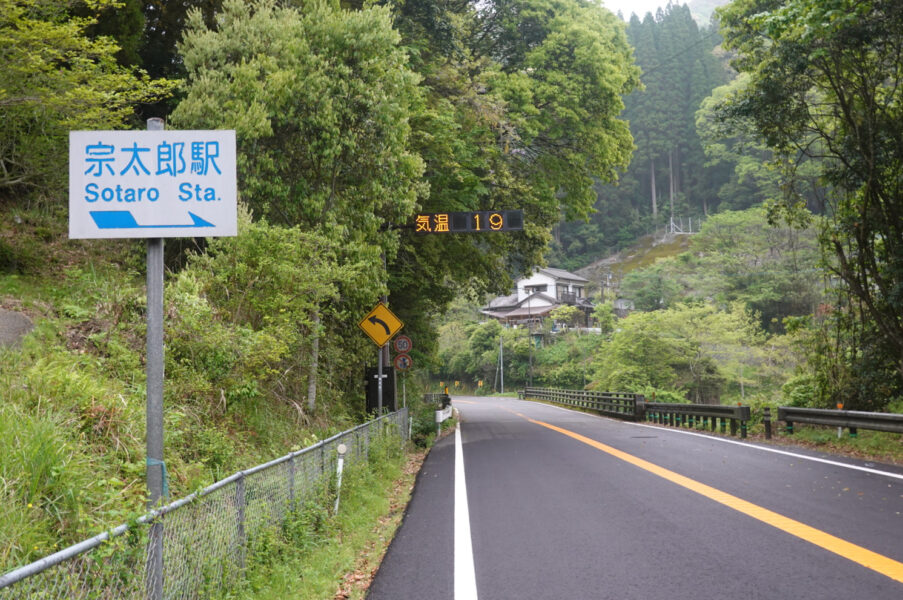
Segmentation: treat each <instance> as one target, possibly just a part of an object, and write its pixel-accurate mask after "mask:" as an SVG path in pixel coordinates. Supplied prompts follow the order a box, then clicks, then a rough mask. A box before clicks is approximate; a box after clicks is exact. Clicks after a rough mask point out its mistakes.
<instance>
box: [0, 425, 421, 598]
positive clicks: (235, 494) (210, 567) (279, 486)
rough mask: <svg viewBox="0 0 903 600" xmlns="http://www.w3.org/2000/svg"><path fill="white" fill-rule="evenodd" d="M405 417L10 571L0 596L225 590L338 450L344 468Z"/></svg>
mask: <svg viewBox="0 0 903 600" xmlns="http://www.w3.org/2000/svg"><path fill="white" fill-rule="evenodd" d="M407 421H408V410H407V408H404V409H402V410H400V411H398V412H395V413H392V414H389V415H386V416H383V417H380V418H379V419H376V420H374V421H371V422H369V423H365V424H363V425H360V426H358V427H355V428H354V429H350V430H348V431H345V432H343V433H340V434H338V435H335V436H333V437H331V438H329V439H327V440H323V441H322V442H319V443H317V444H315V445H313V446H311V447H309V448H305V449H304V450H300V451H298V452H292V453H291V454H288V455H286V456H283V457H281V458H278V459H276V460H273V461H270V462H268V463H266V464H263V465H259V466H256V467H254V468H251V469H248V470H245V471H240V472H238V473H236V474H234V475H232V476H231V477H229V478H227V479H224V480H222V481H220V482H218V483H215V484H213V485H211V486H210V487H208V488H205V489H204V490H201V491H200V492H197V493H195V494H192V495H190V496H188V497H186V498H183V499H181V500H178V501H176V502H173V503H172V504H169V505H167V506H165V507H163V508H161V509H159V510H156V511H153V512H151V513H148V514H147V515H145V516H144V517H142V518H140V519H138V520H137V521H136V522H135V523H132V524H128V525H121V526H119V527H117V528H116V529H113V530H111V531H109V532H105V533H102V534H100V535H98V536H95V537H93V538H91V539H89V540H85V541H84V542H81V543H79V544H75V545H74V546H70V547H69V548H66V549H64V550H61V551H59V552H57V553H55V554H53V555H51V556H48V557H46V558H43V559H41V560H39V561H37V562H34V563H32V564H30V565H26V566H24V567H22V568H20V569H16V570H15V571H11V572H9V573H7V574H5V575H2V576H0V600H12V599H16V600H26V599H27V600H34V599H40V600H44V599H48V600H49V599H55V598H59V599H66V600H71V599H85V600H88V599H90V600H108V599H109V600H113V599H118V598H129V599H133V598H134V599H138V598H140V599H145V598H146V599H148V600H164V599H165V600H175V599H194V598H204V597H207V596H209V595H211V594H212V593H215V592H216V591H217V590H223V589H227V588H228V587H230V586H231V585H232V584H234V583H236V582H237V579H238V578H239V577H241V573H242V571H243V569H244V566H245V559H246V554H247V550H248V540H249V538H253V536H255V535H257V534H258V533H260V532H263V531H265V530H266V529H267V528H269V527H271V526H279V525H280V524H281V523H282V522H283V521H284V519H285V518H286V516H287V515H288V514H289V512H290V511H292V510H294V509H296V508H299V507H300V506H301V505H302V504H303V503H304V502H306V501H309V500H310V499H311V498H313V497H314V495H315V494H316V491H317V490H318V489H319V488H320V486H322V485H323V483H324V482H325V481H328V480H329V478H330V477H331V476H332V475H333V474H334V473H335V470H336V462H337V448H338V446H339V444H345V446H346V447H347V453H346V454H345V460H346V462H347V463H350V464H354V463H355V462H357V461H360V460H363V459H366V457H367V455H368V453H369V451H370V447H371V442H372V441H375V440H376V439H379V438H384V437H385V436H391V437H393V438H395V439H396V440H399V442H403V441H404V440H405V439H407V437H408V423H407Z"/></svg>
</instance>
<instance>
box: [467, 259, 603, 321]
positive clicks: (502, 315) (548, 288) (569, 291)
mask: <svg viewBox="0 0 903 600" xmlns="http://www.w3.org/2000/svg"><path fill="white" fill-rule="evenodd" d="M587 283H589V280H588V279H585V278H583V277H580V276H579V275H575V274H574V273H571V272H569V271H565V270H563V269H555V268H551V267H542V268H538V269H536V270H535V271H534V272H533V274H532V275H530V276H529V277H524V278H521V279H518V280H517V282H516V284H515V285H516V289H515V290H514V292H513V293H511V294H509V295H507V296H499V297H497V298H493V299H492V300H490V301H489V303H488V304H487V305H486V306H485V307H483V308H482V309H481V312H482V313H483V314H484V315H486V316H489V317H492V318H493V319H498V320H499V321H501V322H502V323H503V324H506V325H516V324H529V323H540V322H542V320H543V319H544V318H546V317H548V316H549V313H551V312H552V311H553V310H555V309H556V308H558V307H559V306H576V307H578V308H580V309H581V310H582V311H583V313H584V316H585V322H584V325H585V326H586V325H588V324H589V319H590V315H591V314H592V312H593V304H592V303H591V302H590V301H589V300H588V299H587V298H586V291H585V289H586V284H587Z"/></svg>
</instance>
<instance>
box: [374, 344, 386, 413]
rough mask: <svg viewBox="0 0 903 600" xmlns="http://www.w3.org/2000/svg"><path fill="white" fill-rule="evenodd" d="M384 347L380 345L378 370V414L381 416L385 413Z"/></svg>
mask: <svg viewBox="0 0 903 600" xmlns="http://www.w3.org/2000/svg"><path fill="white" fill-rule="evenodd" d="M383 348H385V346H380V347H379V370H378V371H377V372H376V402H377V405H376V411H377V412H376V414H377V415H379V416H382V414H383Z"/></svg>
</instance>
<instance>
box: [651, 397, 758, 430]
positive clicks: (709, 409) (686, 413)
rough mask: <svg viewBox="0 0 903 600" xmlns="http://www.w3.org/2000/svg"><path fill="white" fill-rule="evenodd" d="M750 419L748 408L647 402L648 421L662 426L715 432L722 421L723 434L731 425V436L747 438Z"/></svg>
mask: <svg viewBox="0 0 903 600" xmlns="http://www.w3.org/2000/svg"><path fill="white" fill-rule="evenodd" d="M749 418H750V410H749V407H748V406H724V405H720V404H671V403H668V402H647V403H646V420H647V421H651V422H653V423H658V424H660V425H671V426H673V427H682V426H687V427H690V428H700V427H701V428H702V429H708V428H709V427H711V430H712V431H715V429H716V427H717V426H718V423H716V422H717V421H720V426H721V433H725V432H726V429H727V425H728V424H730V430H731V435H737V431H738V430H739V431H740V437H741V438H745V437H746V433H747V428H748V427H747V423H748V422H749Z"/></svg>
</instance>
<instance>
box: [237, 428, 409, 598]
mask: <svg viewBox="0 0 903 600" xmlns="http://www.w3.org/2000/svg"><path fill="white" fill-rule="evenodd" d="M396 444H397V442H396ZM422 460H423V453H422V452H418V453H414V454H411V455H405V454H403V453H401V452H400V451H399V450H398V447H397V445H392V444H386V443H383V444H381V445H377V447H376V448H375V449H374V450H373V451H371V454H370V459H369V460H368V461H367V462H366V463H362V464H359V465H355V466H352V467H350V468H349V469H348V470H346V471H345V474H344V475H343V481H342V489H341V501H340V506H339V512H338V514H337V515H332V514H329V512H330V510H331V506H332V496H330V495H328V494H324V495H322V496H321V498H320V499H319V501H318V502H317V503H313V504H308V505H307V506H305V507H304V509H302V510H301V511H299V512H297V513H296V514H295V515H294V516H293V517H292V518H291V519H289V521H288V523H287V525H286V526H285V527H284V528H283V529H282V530H281V531H279V532H273V533H272V534H271V535H269V536H265V537H264V538H263V539H259V540H258V541H257V543H256V549H255V550H254V551H252V554H251V558H250V563H249V568H248V569H247V579H246V580H245V581H244V583H243V585H241V586H240V587H239V588H238V589H235V590H232V591H229V592H227V593H225V594H223V595H222V596H221V598H223V599H224V600H226V599H228V600H232V599H238V598H241V599H246V600H277V599H278V600H281V599H284V598H293V599H302V600H303V599H310V600H322V599H324V598H336V599H360V598H363V597H364V596H365V595H366V590H367V587H368V585H369V582H370V579H371V577H372V575H373V573H374V572H375V570H376V568H377V566H378V564H379V561H380V560H381V558H382V555H383V553H384V552H385V549H386V547H387V546H388V543H389V541H390V540H391V539H392V536H393V535H394V532H395V529H396V528H397V526H398V524H399V523H400V521H401V516H402V513H403V511H404V507H405V506H406V504H407V500H408V497H409V496H410V491H411V488H412V487H413V483H414V477H415V475H416V472H417V470H418V469H419V465H420V463H421V462H422ZM324 506H326V507H329V508H324Z"/></svg>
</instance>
